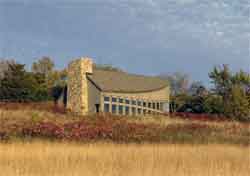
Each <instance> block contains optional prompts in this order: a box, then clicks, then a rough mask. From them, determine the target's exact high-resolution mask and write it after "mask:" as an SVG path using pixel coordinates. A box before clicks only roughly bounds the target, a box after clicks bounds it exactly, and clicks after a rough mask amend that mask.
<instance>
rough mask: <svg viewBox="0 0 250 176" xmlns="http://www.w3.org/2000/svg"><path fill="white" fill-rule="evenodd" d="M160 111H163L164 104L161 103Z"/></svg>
mask: <svg viewBox="0 0 250 176" xmlns="http://www.w3.org/2000/svg"><path fill="white" fill-rule="evenodd" d="M160 110H161V111H163V103H160Z"/></svg>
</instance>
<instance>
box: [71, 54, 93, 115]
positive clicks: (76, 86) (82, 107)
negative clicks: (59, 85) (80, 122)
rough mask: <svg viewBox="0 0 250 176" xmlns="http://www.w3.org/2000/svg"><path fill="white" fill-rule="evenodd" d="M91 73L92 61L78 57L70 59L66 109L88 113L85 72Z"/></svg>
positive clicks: (83, 113) (76, 112) (78, 113)
mask: <svg viewBox="0 0 250 176" xmlns="http://www.w3.org/2000/svg"><path fill="white" fill-rule="evenodd" d="M92 73H93V61H92V59H90V58H80V59H77V60H74V61H72V62H71V63H70V64H69V67H68V102H67V109H68V110H70V111H71V112H72V113H75V114H77V115H86V114H88V110H89V105H88V80H87V74H92Z"/></svg>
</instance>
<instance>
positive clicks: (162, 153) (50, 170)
mask: <svg viewBox="0 0 250 176" xmlns="http://www.w3.org/2000/svg"><path fill="white" fill-rule="evenodd" d="M0 171H1V174H3V175H4V176H80V175H84V176H128V175H129V176H248V175H249V173H250V149H249V148H248V147H242V146H233V145H171V144H140V145H139V144H112V143H95V144H79V143H53V142H44V141H43V142H42V141H35V142H34V141H33V142H31V143H27V142H26V143H17V142H14V143H5V144H4V143H2V144H0Z"/></svg>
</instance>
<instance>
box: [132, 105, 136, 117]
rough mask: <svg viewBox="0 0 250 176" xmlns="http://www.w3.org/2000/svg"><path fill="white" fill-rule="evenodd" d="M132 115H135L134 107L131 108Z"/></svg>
mask: <svg viewBox="0 0 250 176" xmlns="http://www.w3.org/2000/svg"><path fill="white" fill-rule="evenodd" d="M132 114H133V115H136V108H135V107H132Z"/></svg>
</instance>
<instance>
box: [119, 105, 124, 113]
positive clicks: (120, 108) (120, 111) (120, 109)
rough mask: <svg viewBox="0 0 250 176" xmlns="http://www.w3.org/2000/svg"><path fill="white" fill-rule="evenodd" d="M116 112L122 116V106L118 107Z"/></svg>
mask: <svg viewBox="0 0 250 176" xmlns="http://www.w3.org/2000/svg"><path fill="white" fill-rule="evenodd" d="M118 110H119V114H120V115H123V106H122V105H119V108H118Z"/></svg>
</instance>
